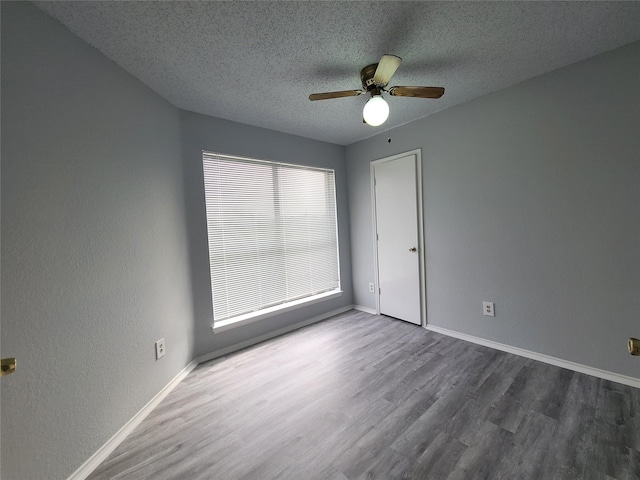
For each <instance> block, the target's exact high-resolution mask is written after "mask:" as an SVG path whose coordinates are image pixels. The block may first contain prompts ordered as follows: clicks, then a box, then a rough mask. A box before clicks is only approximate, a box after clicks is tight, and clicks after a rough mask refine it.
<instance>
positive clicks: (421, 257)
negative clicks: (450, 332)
mask: <svg viewBox="0 0 640 480" xmlns="http://www.w3.org/2000/svg"><path fill="white" fill-rule="evenodd" d="M409 155H415V156H416V196H417V198H416V202H417V209H416V211H417V213H418V218H417V221H418V270H419V272H420V275H419V277H420V321H421V325H422V326H423V327H425V328H426V326H427V290H426V287H427V282H426V264H425V257H426V255H425V250H424V225H423V224H424V217H423V212H422V149H420V148H417V149H415V150H410V151H408V152H403V153H398V154H396V155H391V156H389V157H384V158H380V159H378V160H372V161H371V162H370V164H369V177H370V180H371V223H372V226H373V228H372V230H373V269H374V277H375V296H376V314H377V315H380V278H379V272H378V222H377V214H376V191H375V167H376V165H380V164H381V163H386V162H392V161H394V160H397V159H399V158H402V157H407V156H409Z"/></svg>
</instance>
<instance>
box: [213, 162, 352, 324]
mask: <svg viewBox="0 0 640 480" xmlns="http://www.w3.org/2000/svg"><path fill="white" fill-rule="evenodd" d="M207 157H208V158H209V159H220V160H227V161H239V162H243V163H258V164H265V165H272V166H273V165H277V166H282V167H285V168H287V167H290V168H293V169H303V170H307V171H314V170H316V171H322V172H331V173H332V176H333V195H334V199H333V200H334V205H333V207H334V212H335V216H334V221H335V235H336V241H335V245H336V250H335V254H336V269H337V271H336V273H337V286H336V288H335V289H333V290H330V291H325V292H322V293H319V294H314V295H308V296H305V297H302V298H298V299H295V300H291V301H288V302H283V303H279V304H277V305H273V306H270V307H266V308H261V309H260V310H256V311H253V312H249V313H245V314H241V315H236V316H234V317H230V318H226V319H224V320H218V321H216V319H215V314H214V301H215V300H214V295H213V279H212V275H211V252H210V249H209V242H210V238H211V237H210V231H209V225H208V221H207V219H206V217H207V190H206V185H204V184H203V187H204V192H203V193H204V201H205V224H206V232H207V259H208V261H209V286H210V290H209V291H210V292H211V309H212V314H213V322H212V325H211V328H212V330H213V332H214V333H220V332H224V331H226V330H230V329H232V328H236V327H239V326H242V325H246V324H249V323H253V322H256V321H259V320H262V319H265V318H269V317H273V316H276V315H280V314H283V313H286V312H289V311H292V310H296V309H299V308H303V307H306V306H309V305H313V304H315V303H319V302H322V301H326V300H330V299H333V298H337V297H339V296H341V295H342V293H343V292H342V286H341V281H342V276H341V272H340V235H339V231H338V198H337V197H338V194H337V189H336V178H335V177H336V171H335V169H332V168H325V167H315V166H309V165H303V164H294V163H287V162H278V161H273V160H264V159H257V158H251V157H244V156H238V155H227V154H221V153H216V152H212V151H207V150H203V151H202V157H201V159H202V168H203V180H204V178H205V177H206V175H205V161H206V159H207Z"/></svg>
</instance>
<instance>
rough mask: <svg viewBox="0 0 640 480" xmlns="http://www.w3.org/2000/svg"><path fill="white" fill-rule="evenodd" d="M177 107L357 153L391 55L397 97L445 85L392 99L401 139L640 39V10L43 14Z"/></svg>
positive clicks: (169, 7)
mask: <svg viewBox="0 0 640 480" xmlns="http://www.w3.org/2000/svg"><path fill="white" fill-rule="evenodd" d="M36 4H37V5H38V6H39V8H41V9H42V10H44V11H46V12H48V13H49V14H51V15H53V16H54V17H55V18H57V19H58V20H59V21H60V22H62V23H63V24H64V25H66V26H67V27H68V28H69V29H70V30H71V31H72V32H74V33H75V34H76V35H78V36H79V37H81V38H82V39H84V40H85V41H87V42H88V43H89V44H91V45H93V46H94V47H96V48H97V49H98V50H100V51H102V52H103V53H104V54H105V55H106V56H107V57H109V58H110V59H112V60H113V61H114V62H116V63H117V64H119V65H120V66H121V67H122V68H124V69H125V70H127V71H128V72H130V73H131V74H133V75H134V76H136V77H137V78H138V79H140V80H141V81H142V82H144V83H145V84H146V85H148V86H149V87H151V88H152V89H153V90H155V91H156V92H158V93H159V94H160V95H161V96H163V97H164V98H166V99H167V100H169V101H170V102H171V103H173V104H174V105H176V106H177V107H180V108H183V109H186V110H191V111H194V112H199V113H203V114H207V115H211V116H214V117H219V118H225V119H229V120H234V121H237V122H241V123H245V124H249V125H257V126H260V127H265V128H270V129H274V130H279V131H282V132H287V133H292V134H296V135H302V136H304V137H309V138H315V139H318V140H324V141H328V142H332V143H337V144H342V145H347V144H350V143H353V142H355V141H358V140H361V139H364V138H367V137H369V136H372V135H374V134H376V133H379V132H380V131H384V130H385V129H386V128H387V125H386V124H385V125H383V126H381V127H377V128H374V127H370V126H368V125H364V124H363V123H362V107H363V106H364V103H365V102H366V100H367V97H366V96H360V97H351V98H342V99H334V100H325V101H317V102H310V101H309V100H308V95H309V94H310V93H316V92H325V91H332V90H345V89H354V88H360V86H361V85H360V80H359V72H360V69H361V68H362V67H364V66H365V65H368V64H370V63H375V62H377V61H378V59H379V58H380V56H381V55H382V54H384V53H393V54H396V55H399V56H401V57H402V58H403V59H404V61H403V63H402V65H401V66H400V68H399V69H398V71H397V72H396V74H395V76H394V77H393V79H392V81H391V82H390V84H389V85H390V86H391V85H428V86H444V87H445V88H446V92H445V95H444V96H443V97H442V98H441V99H439V100H424V99H411V98H398V97H393V98H390V99H389V104H390V107H391V116H390V124H391V126H392V127H393V126H397V125H401V124H403V123H407V122H410V121H412V120H415V119H418V118H421V117H424V116H426V115H429V114H432V113H434V112H436V111H438V110H442V109H445V108H448V107H451V106H453V105H456V104H459V103H462V102H465V101H468V100H470V99H472V98H475V97H478V96H481V95H485V94H487V93H489V92H493V91H495V90H499V89H501V88H505V87H508V86H510V85H513V84H515V83H518V82H520V81H522V80H525V79H528V78H531V77H534V76H536V75H540V74H542V73H545V72H548V71H550V70H553V69H556V68H559V67H562V66H564V65H568V64H570V63H573V62H576V61H579V60H582V59H584V58H587V57H590V56H593V55H596V54H599V53H602V52H605V51H607V50H611V49H614V48H616V47H619V46H622V45H625V44H627V43H631V42H633V41H636V40H638V39H640V2H488V3H485V2H395V1H394V2H313V1H305V2H240V1H236V2H188V1H176V2H173V1H165V2H122V1H120V2H115V1H112V2H70V1H61V2H36Z"/></svg>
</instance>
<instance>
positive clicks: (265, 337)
mask: <svg viewBox="0 0 640 480" xmlns="http://www.w3.org/2000/svg"><path fill="white" fill-rule="evenodd" d="M349 310H353V305H347V306H346V307H342V308H338V309H336V310H332V311H330V312H327V313H323V314H322V315H318V316H317V317H313V318H309V319H307V320H303V321H301V322H298V323H294V324H293V325H289V326H287V327H284V328H280V329H278V330H274V331H273V332H269V333H265V334H264V335H260V336H259V337H255V338H251V339H249V340H245V341H244V342H240V343H236V344H235V345H231V346H228V347H225V348H221V349H220V350H216V351H215V352H211V353H207V354H205V355H202V356H200V357H198V358H196V361H197V362H198V363H204V362H208V361H209V360H213V359H214V358H218V357H222V356H224V355H228V354H229V353H233V352H236V351H238V350H242V349H243V348H247V347H250V346H251V345H255V344H256V343H260V342H264V341H265V340H269V339H271V338H274V337H279V336H280V335H284V334H285V333H289V332H292V331H294V330H298V329H299V328H302V327H306V326H307V325H311V324H312V323H317V322H321V321H322V320H326V319H327V318H329V317H333V316H335V315H339V314H340V313H344V312H348V311H349Z"/></svg>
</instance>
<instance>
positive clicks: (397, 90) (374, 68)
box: [309, 55, 444, 127]
mask: <svg viewBox="0 0 640 480" xmlns="http://www.w3.org/2000/svg"><path fill="white" fill-rule="evenodd" d="M400 62H402V59H401V58H400V57H398V56H396V55H383V56H382V58H381V59H380V62H379V63H372V64H371V65H367V66H366V67H364V68H363V69H362V70H361V71H360V80H362V89H361V90H342V91H339V92H326V93H312V94H311V95H309V100H312V101H314V100H329V99H330V98H342V97H355V96H358V95H363V94H365V93H369V94H371V99H369V101H368V102H367V103H366V104H365V106H364V110H363V111H362V117H363V121H364V122H365V123H368V124H369V125H371V126H373V127H377V126H378V125H382V124H383V123H384V122H385V121H386V120H387V118H388V117H389V104H388V103H387V102H386V101H385V100H384V98H382V92H387V93H388V94H389V95H391V96H395V97H414V98H440V97H441V96H442V95H444V88H443V87H390V88H388V89H387V84H388V83H389V80H391V77H392V76H393V74H394V73H395V72H396V70H397V69H398V67H399V66H400Z"/></svg>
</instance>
